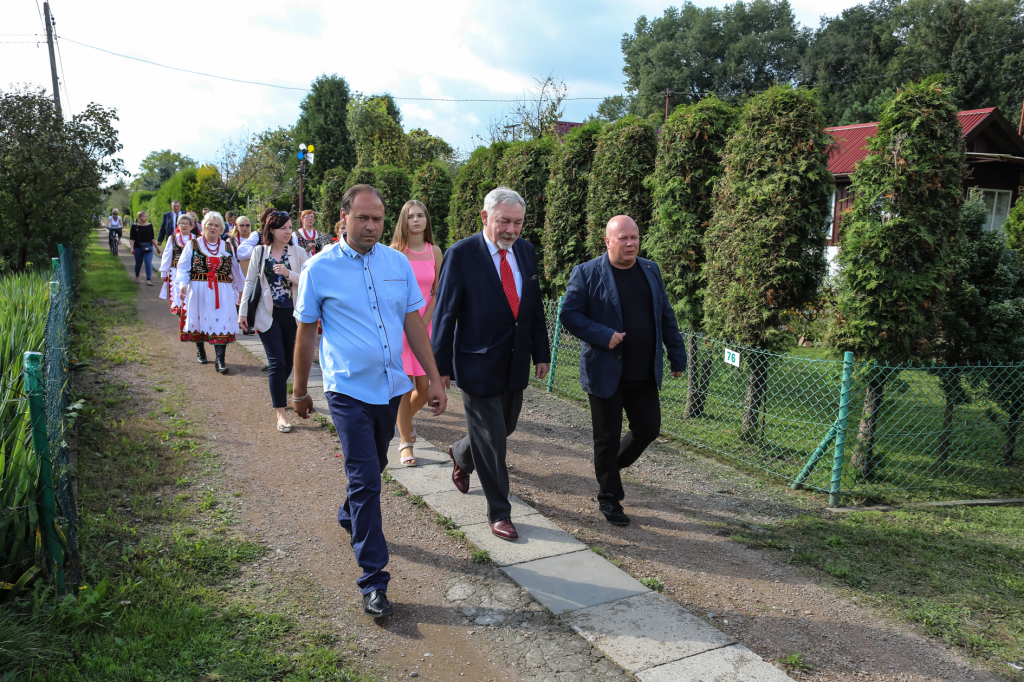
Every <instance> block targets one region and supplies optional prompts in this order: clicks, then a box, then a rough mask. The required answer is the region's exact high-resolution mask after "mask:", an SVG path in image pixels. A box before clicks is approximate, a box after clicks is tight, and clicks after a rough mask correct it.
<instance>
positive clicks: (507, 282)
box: [498, 249, 519, 318]
mask: <svg viewBox="0 0 1024 682" xmlns="http://www.w3.org/2000/svg"><path fill="white" fill-rule="evenodd" d="M506 251H507V250H506V249H501V250H499V251H498V255H499V256H501V288H502V289H504V290H505V296H507V297H508V304H509V305H510V306H512V317H515V318H518V317H519V294H517V293H516V278H515V277H513V276H512V266H511V265H509V264H508V261H507V260H506V259H505V256H506Z"/></svg>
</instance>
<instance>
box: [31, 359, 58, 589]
mask: <svg viewBox="0 0 1024 682" xmlns="http://www.w3.org/2000/svg"><path fill="white" fill-rule="evenodd" d="M42 362H43V354H42V353H36V352H33V351H25V355H24V365H25V393H26V394H27V395H28V408H29V416H30V418H31V420H32V421H31V423H32V445H33V447H34V449H35V451H36V456H37V457H39V487H40V491H41V496H42V504H40V507H41V514H40V518H41V526H42V530H43V543H44V546H45V548H46V553H47V554H49V556H50V561H51V562H52V563H53V569H54V574H55V576H56V578H57V591H58V592H60V593H63V592H64V552H63V551H62V550H61V547H60V538H59V537H58V536H57V498H56V495H55V494H54V490H53V465H52V463H51V461H50V442H49V440H48V438H47V434H46V409H45V407H44V406H43V370H42Z"/></svg>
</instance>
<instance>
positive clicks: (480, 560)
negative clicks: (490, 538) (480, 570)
mask: <svg viewBox="0 0 1024 682" xmlns="http://www.w3.org/2000/svg"><path fill="white" fill-rule="evenodd" d="M469 558H470V559H471V560H472V561H473V563H474V564H486V563H487V562H489V561H490V560H491V555H490V553H488V551H487V550H486V549H478V550H476V551H475V552H473V553H472V554H471V555H470V557H469Z"/></svg>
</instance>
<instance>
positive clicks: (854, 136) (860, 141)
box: [825, 107, 995, 175]
mask: <svg viewBox="0 0 1024 682" xmlns="http://www.w3.org/2000/svg"><path fill="white" fill-rule="evenodd" d="M993 111H995V107H991V108H988V109H971V110H969V111H961V112H960V113H959V114H957V116H958V118H959V119H960V127H961V128H962V129H963V131H964V133H963V134H964V137H967V135H969V134H970V132H971V131H972V130H974V129H975V128H977V127H978V125H980V124H981V122H982V121H984V120H985V119H986V118H988V116H989V115H990V114H991V113H992V112H993ZM825 130H826V131H827V132H828V133H830V134H831V135H832V136H833V137H835V138H836V144H835V147H833V151H832V154H831V155H830V156H829V159H828V169H829V170H830V171H832V174H833V175H849V174H850V173H852V172H853V169H854V167H855V166H856V165H857V162H858V161H860V160H861V159H863V158H864V157H866V156H867V155H868V146H867V145H868V139H869V138H871V137H874V135H875V131H877V130H878V124H877V123H858V124H857V125H850V126H835V127H833V128H825Z"/></svg>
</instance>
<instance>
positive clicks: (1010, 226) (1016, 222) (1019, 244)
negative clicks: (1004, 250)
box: [1003, 195, 1024, 251]
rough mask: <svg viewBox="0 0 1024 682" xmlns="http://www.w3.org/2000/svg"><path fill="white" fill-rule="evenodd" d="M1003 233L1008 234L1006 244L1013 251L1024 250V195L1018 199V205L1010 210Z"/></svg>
mask: <svg viewBox="0 0 1024 682" xmlns="http://www.w3.org/2000/svg"><path fill="white" fill-rule="evenodd" d="M1003 232H1005V233H1006V243H1007V245H1008V246H1009V247H1010V248H1011V249H1017V250H1018V251H1020V250H1021V249H1024V195H1022V196H1019V197H1017V203H1015V204H1014V205H1013V208H1011V209H1010V215H1008V216H1006V222H1005V223H1003Z"/></svg>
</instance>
